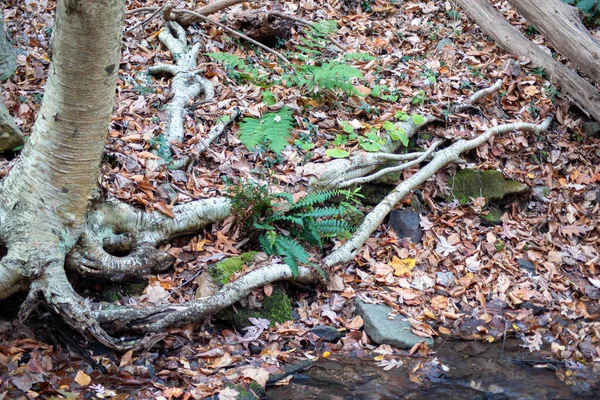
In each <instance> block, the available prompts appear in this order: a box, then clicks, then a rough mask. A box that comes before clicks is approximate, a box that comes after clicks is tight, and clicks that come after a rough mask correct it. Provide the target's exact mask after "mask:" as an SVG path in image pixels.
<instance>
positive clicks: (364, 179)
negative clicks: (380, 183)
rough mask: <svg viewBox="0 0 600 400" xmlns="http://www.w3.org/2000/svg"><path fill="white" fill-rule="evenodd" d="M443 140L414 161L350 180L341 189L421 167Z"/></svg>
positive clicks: (436, 142)
mask: <svg viewBox="0 0 600 400" xmlns="http://www.w3.org/2000/svg"><path fill="white" fill-rule="evenodd" d="M442 142H443V141H442V140H439V141H435V142H433V143H432V144H431V146H429V148H428V149H427V151H424V152H422V153H421V156H420V157H419V158H417V159H415V160H413V161H409V162H407V163H404V164H401V165H397V166H395V167H388V168H383V169H380V170H379V171H377V172H375V173H374V174H371V175H367V176H363V177H361V178H354V179H350V180H348V181H346V182H343V183H341V184H340V185H339V188H340V189H343V188H346V187H348V186H354V185H360V184H363V183H366V182H371V181H373V180H375V179H377V178H380V177H382V176H384V175H386V174H389V173H392V172H400V171H404V170H405V169H408V168H410V167H413V166H415V165H419V164H420V163H421V162H423V161H424V160H425V159H426V158H427V157H429V156H430V155H431V153H433V151H434V150H435V149H436V148H437V147H438V146H439V145H440V144H441V143H442Z"/></svg>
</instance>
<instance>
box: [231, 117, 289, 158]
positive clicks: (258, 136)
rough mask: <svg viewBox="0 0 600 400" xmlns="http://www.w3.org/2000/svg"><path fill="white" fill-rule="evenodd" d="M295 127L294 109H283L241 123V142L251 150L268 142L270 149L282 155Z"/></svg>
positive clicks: (247, 118)
mask: <svg viewBox="0 0 600 400" xmlns="http://www.w3.org/2000/svg"><path fill="white" fill-rule="evenodd" d="M293 126H294V118H293V117H292V109H290V108H289V107H283V108H282V109H281V110H279V111H278V112H276V113H274V112H269V113H266V114H265V115H264V116H263V117H262V118H260V119H257V118H249V117H246V118H244V119H242V121H241V122H240V130H239V135H240V140H241V141H242V143H243V144H244V146H246V147H247V148H248V149H249V150H250V149H253V148H254V147H256V146H258V145H259V144H261V143H263V142H266V144H267V146H268V147H269V149H271V150H272V151H273V152H275V153H281V152H282V151H283V149H284V148H285V146H286V145H287V144H288V138H291V135H290V131H291V130H292V127H293Z"/></svg>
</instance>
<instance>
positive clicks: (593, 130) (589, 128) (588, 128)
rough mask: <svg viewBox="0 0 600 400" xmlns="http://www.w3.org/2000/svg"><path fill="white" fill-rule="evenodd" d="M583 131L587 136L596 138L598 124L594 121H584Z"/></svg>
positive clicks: (598, 128)
mask: <svg viewBox="0 0 600 400" xmlns="http://www.w3.org/2000/svg"><path fill="white" fill-rule="evenodd" d="M583 131H584V132H585V134H586V135H588V136H591V137H598V136H599V135H600V124H599V123H598V122H596V121H586V122H584V123H583Z"/></svg>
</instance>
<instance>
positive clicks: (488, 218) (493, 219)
mask: <svg viewBox="0 0 600 400" xmlns="http://www.w3.org/2000/svg"><path fill="white" fill-rule="evenodd" d="M500 218H502V211H500V210H499V209H497V208H491V209H490V210H489V211H488V212H487V214H484V215H482V216H481V224H482V225H484V226H494V225H500V224H501V223H502V221H501V220H500Z"/></svg>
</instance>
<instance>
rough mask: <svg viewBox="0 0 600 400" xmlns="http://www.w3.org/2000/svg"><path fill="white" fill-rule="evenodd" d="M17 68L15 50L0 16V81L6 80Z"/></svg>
mask: <svg viewBox="0 0 600 400" xmlns="http://www.w3.org/2000/svg"><path fill="white" fill-rule="evenodd" d="M16 70H17V58H16V56H15V50H14V49H13V47H12V45H11V44H10V42H9V41H8V36H7V35H6V32H5V31H4V19H2V18H1V17H0V82H6V81H7V80H8V78H10V77H11V76H13V75H14V74H15V71H16Z"/></svg>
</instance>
